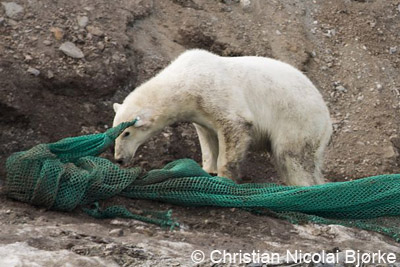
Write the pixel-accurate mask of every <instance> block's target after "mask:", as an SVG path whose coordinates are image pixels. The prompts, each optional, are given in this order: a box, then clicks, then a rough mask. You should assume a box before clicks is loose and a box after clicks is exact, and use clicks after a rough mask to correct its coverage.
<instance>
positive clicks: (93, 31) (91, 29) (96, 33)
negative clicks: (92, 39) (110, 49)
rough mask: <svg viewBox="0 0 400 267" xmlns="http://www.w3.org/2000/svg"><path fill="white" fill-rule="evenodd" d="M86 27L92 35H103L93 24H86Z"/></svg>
mask: <svg viewBox="0 0 400 267" xmlns="http://www.w3.org/2000/svg"><path fill="white" fill-rule="evenodd" d="M86 29H87V30H88V32H89V33H91V34H92V35H94V36H103V35H104V33H103V31H102V30H100V29H99V28H97V27H95V26H87V27H86Z"/></svg>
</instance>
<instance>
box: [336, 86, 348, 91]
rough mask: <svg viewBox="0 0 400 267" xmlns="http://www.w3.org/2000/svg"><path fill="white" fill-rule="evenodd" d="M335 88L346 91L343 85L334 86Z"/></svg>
mask: <svg viewBox="0 0 400 267" xmlns="http://www.w3.org/2000/svg"><path fill="white" fill-rule="evenodd" d="M336 90H338V91H339V92H342V93H346V92H347V89H346V88H345V87H344V86H343V85H338V86H336Z"/></svg>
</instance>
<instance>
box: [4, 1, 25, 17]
mask: <svg viewBox="0 0 400 267" xmlns="http://www.w3.org/2000/svg"><path fill="white" fill-rule="evenodd" d="M1 4H2V5H3V6H4V9H5V10H6V15H7V17H9V18H11V19H15V20H18V19H21V18H22V16H23V12H24V8H23V7H22V6H20V5H18V4H17V3H15V2H2V3H1Z"/></svg>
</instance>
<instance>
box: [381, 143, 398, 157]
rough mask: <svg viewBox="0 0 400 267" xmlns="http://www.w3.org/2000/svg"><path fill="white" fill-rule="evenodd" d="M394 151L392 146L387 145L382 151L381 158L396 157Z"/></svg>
mask: <svg viewBox="0 0 400 267" xmlns="http://www.w3.org/2000/svg"><path fill="white" fill-rule="evenodd" d="M396 156H397V154H396V150H395V149H394V147H393V145H391V144H390V145H388V146H386V147H385V148H384V149H383V157H384V158H387V159H390V158H394V157H396Z"/></svg>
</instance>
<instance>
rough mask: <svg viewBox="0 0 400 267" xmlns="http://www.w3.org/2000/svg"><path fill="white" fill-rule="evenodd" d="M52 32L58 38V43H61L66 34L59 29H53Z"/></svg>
mask: <svg viewBox="0 0 400 267" xmlns="http://www.w3.org/2000/svg"><path fill="white" fill-rule="evenodd" d="M50 31H51V32H52V33H53V35H54V38H56V40H57V41H60V40H61V39H62V38H63V37H64V32H63V30H61V29H60V28H58V27H51V28H50Z"/></svg>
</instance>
